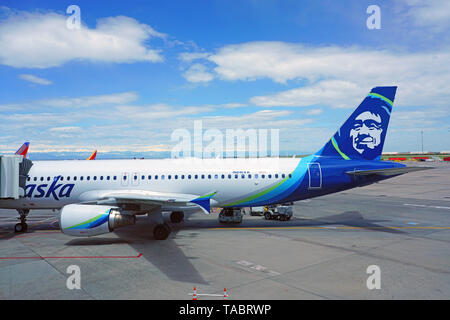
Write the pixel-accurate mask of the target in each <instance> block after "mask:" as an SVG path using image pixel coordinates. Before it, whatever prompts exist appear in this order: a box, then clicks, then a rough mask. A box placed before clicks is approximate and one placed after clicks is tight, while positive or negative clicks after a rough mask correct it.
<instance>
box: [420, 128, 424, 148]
mask: <svg viewBox="0 0 450 320" xmlns="http://www.w3.org/2000/svg"><path fill="white" fill-rule="evenodd" d="M420 133H421V134H422V153H423V130H422V131H420Z"/></svg>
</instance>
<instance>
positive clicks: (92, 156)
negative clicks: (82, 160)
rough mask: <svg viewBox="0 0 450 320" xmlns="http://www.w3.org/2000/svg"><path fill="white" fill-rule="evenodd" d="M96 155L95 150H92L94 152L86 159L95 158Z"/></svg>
mask: <svg viewBox="0 0 450 320" xmlns="http://www.w3.org/2000/svg"><path fill="white" fill-rule="evenodd" d="M96 156H97V150H94V152H92V154H91V155H90V156H89V157H88V158H87V159H86V160H95V157H96Z"/></svg>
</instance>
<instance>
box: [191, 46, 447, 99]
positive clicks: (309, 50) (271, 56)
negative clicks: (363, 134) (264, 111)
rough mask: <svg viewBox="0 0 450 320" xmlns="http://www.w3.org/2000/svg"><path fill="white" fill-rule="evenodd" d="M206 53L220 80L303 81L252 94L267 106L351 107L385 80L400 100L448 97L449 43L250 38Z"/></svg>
mask: <svg viewBox="0 0 450 320" xmlns="http://www.w3.org/2000/svg"><path fill="white" fill-rule="evenodd" d="M206 59H207V61H208V62H209V63H211V62H213V63H214V64H215V67H214V68H213V69H212V70H211V71H205V69H202V71H203V72H214V73H215V77H216V78H219V79H222V80H227V81H236V80H241V81H252V80H256V79H264V78H268V79H271V80H273V81H275V82H278V83H282V84H286V83H287V82H288V81H292V80H295V81H297V80H302V81H304V83H305V84H304V85H303V86H302V87H299V88H295V89H290V90H286V91H284V92H279V93H276V94H271V95H268V96H258V97H254V98H252V99H250V101H251V102H252V103H255V104H257V105H260V106H263V107H269V106H306V105H312V104H326V105H331V106H333V107H344V106H347V107H349V108H351V107H354V104H355V103H358V102H359V101H361V100H362V98H363V97H364V95H365V94H367V92H368V91H369V90H370V89H371V88H372V87H375V86H386V85H397V86H398V87H399V90H398V92H397V97H396V105H409V106H429V105H434V106H444V105H447V104H448V101H449V100H450V51H449V50H448V49H446V50H440V51H435V52H404V51H402V52H398V51H392V50H379V49H369V48H361V47H357V46H352V47H341V46H327V47H314V46H306V45H303V44H298V43H285V42H248V43H242V44H236V45H227V46H224V47H222V48H220V49H218V50H217V52H216V53H215V54H211V55H209V56H208V57H207V58H206ZM204 68H206V67H204ZM210 78H211V79H212V78H213V76H210ZM188 80H189V79H188ZM206 80H207V78H205V79H204V81H206ZM333 95H334V99H333V97H332V96H333ZM356 98H358V99H359V100H358V101H356V100H355V99H356Z"/></svg>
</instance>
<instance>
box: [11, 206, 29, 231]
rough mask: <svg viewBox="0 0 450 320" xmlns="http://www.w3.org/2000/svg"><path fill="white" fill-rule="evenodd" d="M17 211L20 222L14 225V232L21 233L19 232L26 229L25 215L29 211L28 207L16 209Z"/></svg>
mask: <svg viewBox="0 0 450 320" xmlns="http://www.w3.org/2000/svg"><path fill="white" fill-rule="evenodd" d="M17 212H18V213H19V215H20V217H19V220H20V223H18V224H16V225H15V226H14V232H16V233H21V232H27V230H28V224H27V223H26V221H27V215H28V213H29V212H30V209H17Z"/></svg>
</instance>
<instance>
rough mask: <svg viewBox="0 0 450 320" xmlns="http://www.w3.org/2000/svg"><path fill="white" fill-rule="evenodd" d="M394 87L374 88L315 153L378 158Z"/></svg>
mask: <svg viewBox="0 0 450 320" xmlns="http://www.w3.org/2000/svg"><path fill="white" fill-rule="evenodd" d="M396 90H397V87H375V88H373V89H372V90H371V91H370V93H369V95H368V96H367V97H366V98H365V99H364V100H363V102H361V104H360V105H359V106H358V108H356V110H355V111H354V112H353V113H352V114H351V116H350V117H349V118H348V119H347V121H345V123H344V124H343V125H342V127H341V128H340V129H339V130H338V131H337V132H336V133H335V134H334V135H333V136H332V137H331V139H330V141H328V142H327V143H326V144H325V146H324V147H323V148H322V149H321V150H320V151H319V152H317V153H316V155H317V156H333V157H341V158H344V159H345V160H350V159H365V160H379V159H380V158H381V152H382V151H383V145H384V139H385V138H386V132H387V128H388V124H389V118H390V116H391V112H392V105H393V103H394V97H395V92H396Z"/></svg>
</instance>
